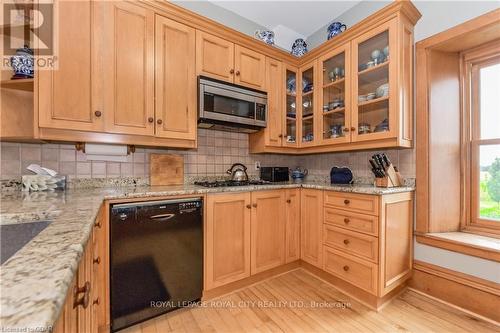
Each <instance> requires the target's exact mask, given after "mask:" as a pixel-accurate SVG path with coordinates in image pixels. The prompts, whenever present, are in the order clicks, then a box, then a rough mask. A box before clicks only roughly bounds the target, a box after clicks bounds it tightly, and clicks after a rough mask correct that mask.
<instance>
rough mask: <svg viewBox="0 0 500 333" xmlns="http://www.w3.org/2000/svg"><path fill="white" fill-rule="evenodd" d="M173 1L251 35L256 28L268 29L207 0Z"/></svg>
mask: <svg viewBox="0 0 500 333" xmlns="http://www.w3.org/2000/svg"><path fill="white" fill-rule="evenodd" d="M172 3H174V4H176V5H178V6H180V7H183V8H185V9H187V10H190V11H192V12H195V13H197V14H199V15H202V16H205V17H208V18H210V19H212V20H214V21H216V22H219V23H221V24H223V25H225V26H228V27H230V28H233V29H235V30H238V31H240V32H242V33H244V34H247V35H250V36H253V35H254V33H255V30H267V28H266V27H264V26H262V25H260V24H258V23H255V22H253V21H250V20H248V19H246V18H244V17H242V16H240V15H238V14H236V13H233V12H232V11H230V10H227V9H225V8H222V7H219V6H217V5H214V4H213V3H211V2H209V1H206V0H205V1H187V0H174V1H172Z"/></svg>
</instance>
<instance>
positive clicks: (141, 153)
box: [0, 129, 415, 179]
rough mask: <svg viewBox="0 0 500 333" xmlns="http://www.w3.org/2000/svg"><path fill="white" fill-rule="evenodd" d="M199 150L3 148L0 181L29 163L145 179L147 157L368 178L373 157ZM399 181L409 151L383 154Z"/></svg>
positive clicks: (215, 142) (220, 143) (243, 147)
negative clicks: (97, 156)
mask: <svg viewBox="0 0 500 333" xmlns="http://www.w3.org/2000/svg"><path fill="white" fill-rule="evenodd" d="M198 140H199V142H198V149H196V150H174V149H137V150H136V152H135V153H134V154H130V155H129V156H128V157H127V161H126V162H124V163H117V162H104V161H87V159H86V156H85V154H83V153H82V152H79V151H76V150H75V147H74V145H71V144H26V143H8V142H2V144H1V152H0V162H1V165H0V178H1V179H12V178H19V177H20V176H21V175H22V174H27V173H29V171H27V170H26V167H27V166H28V165H30V164H32V163H36V164H40V165H42V166H44V167H47V168H51V169H54V170H56V171H58V172H59V173H61V174H65V175H68V176H70V178H116V177H132V176H133V177H147V176H148V175H149V154H150V153H171V154H180V155H183V156H184V164H185V174H186V175H187V176H222V175H224V173H225V170H227V169H228V168H229V167H230V166H231V164H232V163H236V162H241V163H243V164H245V165H246V166H247V167H248V171H249V174H251V175H256V174H257V171H255V170H254V162H255V161H259V162H260V163H261V165H262V166H287V167H295V166H299V165H300V166H302V167H305V168H307V169H309V173H310V174H314V175H321V176H326V175H328V174H329V172H330V169H331V167H332V166H334V165H337V166H348V167H350V168H351V169H352V170H353V173H354V175H355V176H356V177H371V176H372V175H371V172H370V169H369V164H368V158H369V156H371V155H372V154H374V152H373V151H368V152H351V153H328V154H317V155H302V156H290V155H278V154H249V152H248V135H247V134H243V133H230V132H221V131H211V130H203V129H199V131H198ZM384 152H385V153H387V154H388V156H389V158H390V159H391V160H392V161H393V163H394V164H395V165H397V166H399V169H400V170H401V172H402V174H403V176H405V177H410V178H414V177H415V158H414V154H415V152H414V149H410V150H408V149H406V150H395V149H391V150H384Z"/></svg>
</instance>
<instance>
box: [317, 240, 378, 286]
mask: <svg viewBox="0 0 500 333" xmlns="http://www.w3.org/2000/svg"><path fill="white" fill-rule="evenodd" d="M323 251H324V253H323V259H324V261H323V263H324V270H325V271H327V272H328V273H330V274H333V275H335V276H337V277H339V278H341V279H343V280H345V281H347V282H349V283H351V284H353V285H355V286H357V287H359V288H361V289H363V290H366V291H367V292H369V293H371V294H373V295H376V294H377V271H378V266H377V265H376V264H374V263H371V262H369V261H366V260H363V259H359V258H356V257H354V256H350V255H348V254H344V253H342V252H340V251H338V250H335V249H332V248H330V247H328V246H323Z"/></svg>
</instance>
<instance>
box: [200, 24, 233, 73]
mask: <svg viewBox="0 0 500 333" xmlns="http://www.w3.org/2000/svg"><path fill="white" fill-rule="evenodd" d="M196 73H197V74H198V75H205V76H209V77H212V78H215V79H219V80H224V81H228V82H233V80H234V44H233V43H231V42H229V41H227V40H225V39H222V38H219V37H216V36H214V35H211V34H208V33H206V32H203V31H199V30H197V31H196Z"/></svg>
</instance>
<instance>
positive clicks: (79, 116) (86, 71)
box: [36, 0, 103, 131]
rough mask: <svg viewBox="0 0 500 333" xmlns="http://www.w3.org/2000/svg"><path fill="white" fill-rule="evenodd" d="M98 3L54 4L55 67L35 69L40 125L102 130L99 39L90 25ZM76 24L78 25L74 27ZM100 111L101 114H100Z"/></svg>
mask: <svg viewBox="0 0 500 333" xmlns="http://www.w3.org/2000/svg"><path fill="white" fill-rule="evenodd" d="M97 6H100V4H99V2H97V1H95V2H94V1H88V0H87V1H57V2H54V7H55V8H54V13H55V15H57V18H56V19H55V20H54V22H57V24H58V41H59V45H61V47H59V48H58V52H59V53H58V60H57V63H56V66H57V68H56V69H54V70H38V71H37V73H36V77H37V80H38V119H39V126H40V127H45V128H59V129H70V130H81V131H100V130H102V129H103V119H102V117H100V115H101V114H102V105H101V101H100V92H99V84H98V82H97V80H98V79H99V77H102V74H101V73H99V72H98V71H97V68H96V66H97V63H96V60H97V53H96V52H98V51H97V46H98V45H97V44H98V43H96V39H95V38H94V37H97V36H98V31H96V29H95V27H94V25H93V22H94V20H95V19H96V14H97V12H96V9H97ZM76 23H77V24H76ZM99 112H101V113H99Z"/></svg>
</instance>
